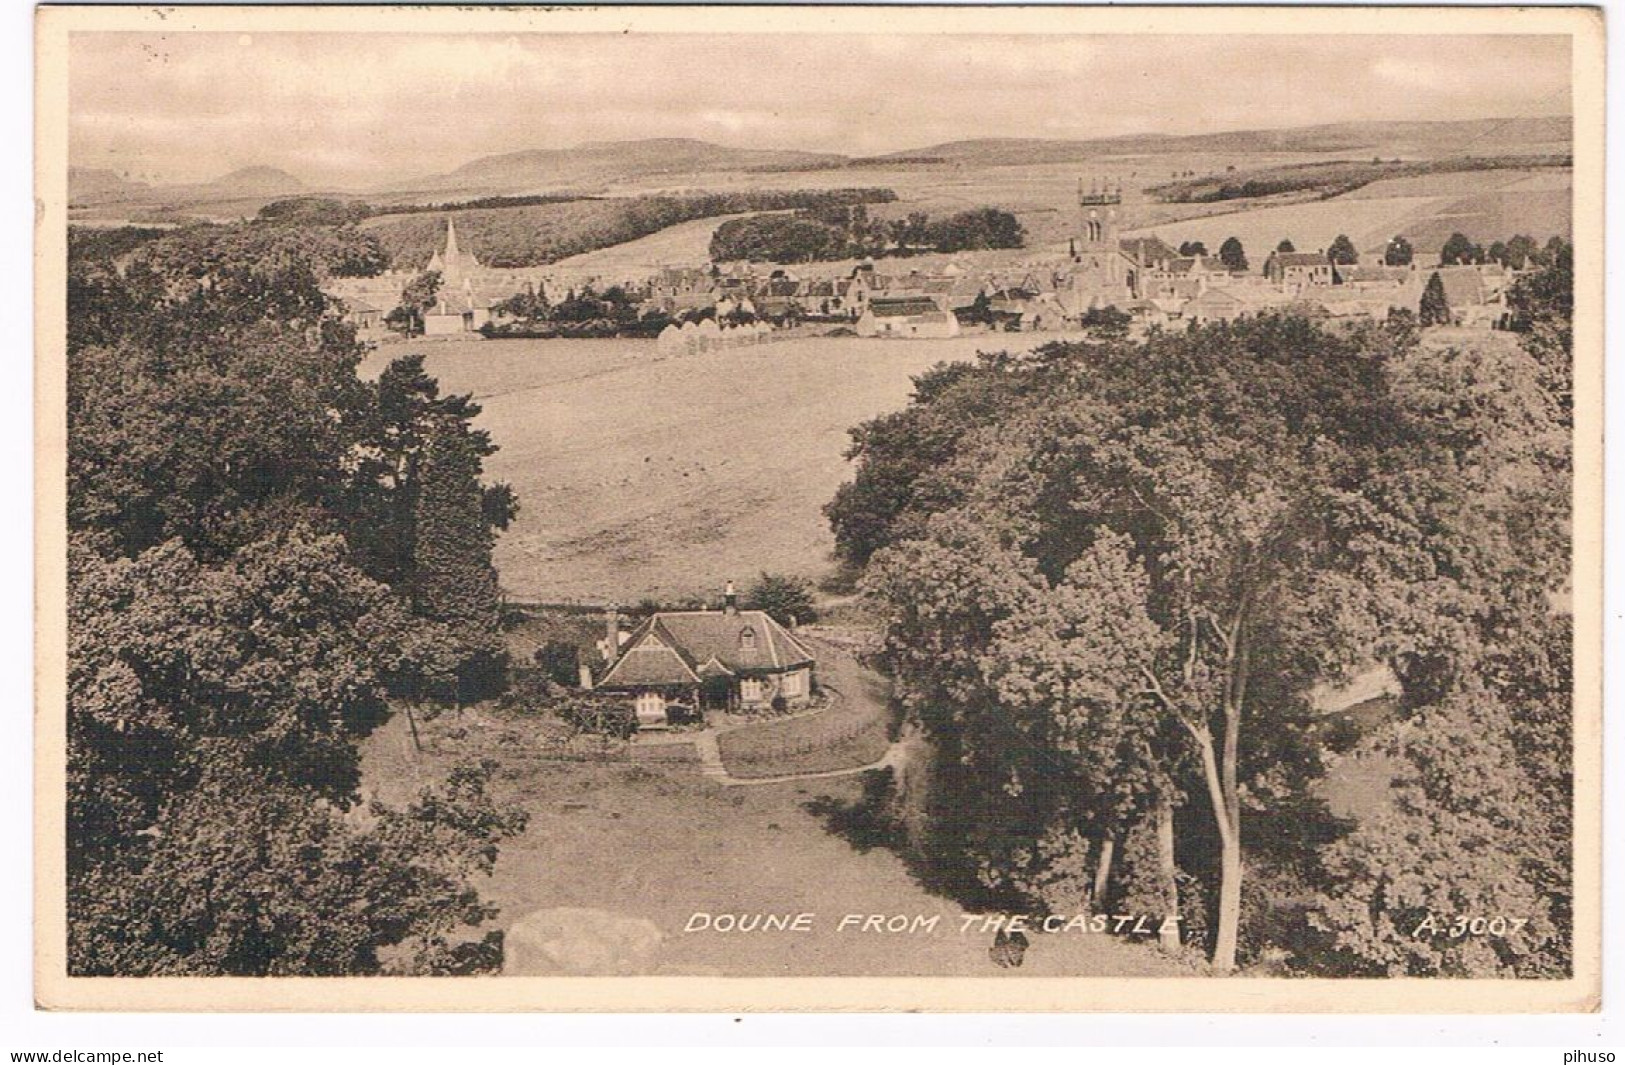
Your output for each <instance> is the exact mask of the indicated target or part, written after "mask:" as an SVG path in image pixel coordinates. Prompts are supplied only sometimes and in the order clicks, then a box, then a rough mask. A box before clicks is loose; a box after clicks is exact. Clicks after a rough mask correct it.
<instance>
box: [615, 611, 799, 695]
mask: <svg viewBox="0 0 1625 1065" xmlns="http://www.w3.org/2000/svg"><path fill="white" fill-rule="evenodd" d="M812 664H813V655H812V652H810V651H809V650H807V647H806V645H804V644H803V643H801V642H800V641H799V640H797V639H796V638H795V637H794V636H793V635H791V634H790V632H789V631H788V630H787V629H785V627H784V626H783V625H780V624H779V623H778V622H776V621H774V620H773V619H772V618H771V617H769V616H768V615H767V614H766V613H765V612H764V611H761V610H740V611H737V612H735V613H728V612H726V611H718V610H681V611H670V612H661V613H658V614H655V615H653V616H652V617H650V618H649V619H648V620H647V621H645V622H644V623H643V624H642V625H640V626H638V628H637V629H636V630H635V631H634V632H633V633H632V635H631V637H630V638H629V639H628V640H627V642H626V644H625V646H624V647H623V648H622V650H621V654H620V656H619V657H618V658H617V659H616V660H615V661H614V662H613V663H612V664H611V665H610V667H609V669H608V671H607V672H605V674H604V678H603V680H601V681H600V682H599V686H600V687H609V688H621V687H661V686H672V685H685V684H698V683H699V682H700V680H701V679H702V678H704V677H710V676H722V675H727V674H740V673H781V672H784V671H787V670H791V669H797V668H800V667H801V666H809V665H812Z"/></svg>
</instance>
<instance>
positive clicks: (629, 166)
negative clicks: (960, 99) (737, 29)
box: [415, 138, 845, 192]
mask: <svg viewBox="0 0 1625 1065" xmlns="http://www.w3.org/2000/svg"><path fill="white" fill-rule="evenodd" d="M843 162H845V157H843V156H839V155H830V154H827V153H819V152H796V151H777V150H760V151H756V150H748V149H741V148H728V147H724V146H723V145H720V144H711V143H709V142H707V141H700V140H688V139H683V138H664V139H659V140H639V141H605V142H595V143H590V144H582V145H579V146H577V147H574V148H536V149H532V150H529V151H522V152H510V153H508V154H506V155H488V156H484V157H482V158H479V159H475V160H474V161H473V162H470V163H465V164H464V165H462V166H460V167H458V168H457V169H456V170H453V171H452V172H451V173H449V174H446V175H443V176H442V177H440V178H435V179H431V180H430V181H429V182H427V183H426V182H421V181H420V182H416V183H415V184H417V185H419V186H423V185H425V184H428V185H430V186H432V187H447V188H458V189H470V190H472V189H478V190H482V191H491V192H518V191H537V190H542V189H566V188H583V187H592V186H597V185H601V184H603V183H605V182H609V181H618V180H625V179H627V178H639V177H649V176H654V175H661V174H703V173H709V172H714V171H718V170H752V169H760V168H774V169H785V170H793V169H797V168H799V167H807V168H809V169H815V168H820V167H828V166H829V165H831V164H837V165H838V164H840V163H843Z"/></svg>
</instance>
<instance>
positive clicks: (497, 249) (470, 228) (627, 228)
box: [366, 188, 897, 269]
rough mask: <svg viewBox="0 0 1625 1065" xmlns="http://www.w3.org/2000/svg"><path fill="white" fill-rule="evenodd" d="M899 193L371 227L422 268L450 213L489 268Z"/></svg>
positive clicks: (419, 219)
mask: <svg viewBox="0 0 1625 1065" xmlns="http://www.w3.org/2000/svg"><path fill="white" fill-rule="evenodd" d="M896 198H897V194H896V193H895V192H893V191H892V190H891V189H886V188H841V189H784V190H773V189H766V190H756V191H745V192H703V193H692V194H686V195H672V196H625V197H602V198H587V199H574V200H558V201H550V202H544V203H540V204H536V205H533V206H517V207H515V206H506V207H479V208H467V209H462V208H459V209H458V210H456V211H454V212H453V211H435V212H430V213H422V214H407V215H402V216H399V217H390V218H378V219H372V220H370V221H369V222H368V223H367V226H366V230H367V232H369V233H371V234H373V235H374V236H376V237H377V238H378V240H379V241H380V242H381V243H382V245H383V247H384V249H385V251H386V252H387V253H388V256H389V261H390V262H391V263H392V264H393V265H394V266H395V268H396V269H418V268H420V267H422V266H423V265H424V264H426V263H427V262H428V261H429V258H430V257H431V256H432V255H433V254H434V252H435V251H436V250H437V249H439V248H440V246H441V245H442V243H443V242H444V241H445V235H446V222H447V220H448V219H452V220H454V221H456V223H457V234H458V236H459V237H460V238H461V239H462V241H463V246H464V248H465V249H466V250H468V251H472V252H474V253H475V254H477V255H478V256H479V257H480V260H481V261H482V262H484V263H485V264H486V265H487V266H493V267H499V268H518V267H526V266H541V265H545V264H547V263H551V262H556V261H557V260H559V259H564V258H568V257H569V256H572V255H580V254H583V253H585V252H589V251H596V250H598V249H599V248H607V247H610V246H611V245H614V244H624V243H626V242H627V241H630V240H637V239H638V238H639V237H646V236H649V235H650V234H651V233H657V232H659V231H660V230H662V229H665V228H667V227H669V226H675V225H679V224H681V223H683V222H693V221H696V220H698V219H702V218H715V217H718V216H720V215H728V214H742V213H744V212H747V211H793V210H802V209H811V208H835V207H845V206H850V205H853V204H868V203H890V202H891V201H893V200H895V199H896Z"/></svg>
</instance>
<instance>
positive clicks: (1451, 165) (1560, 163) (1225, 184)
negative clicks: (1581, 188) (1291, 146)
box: [1147, 155, 1574, 250]
mask: <svg viewBox="0 0 1625 1065" xmlns="http://www.w3.org/2000/svg"><path fill="white" fill-rule="evenodd" d="M1573 163H1574V160H1573V158H1572V157H1571V156H1568V155H1505V156H1453V157H1450V158H1443V159H1418V160H1413V161H1410V162H1400V161H1399V160H1397V159H1396V160H1392V161H1389V162H1383V161H1381V160H1378V159H1372V160H1367V161H1355V160H1338V161H1333V162H1324V163H1288V164H1284V165H1281V166H1270V167H1263V168H1260V169H1258V170H1252V171H1247V172H1244V173H1229V172H1226V173H1224V174H1213V175H1204V176H1202V177H1196V178H1192V179H1191V180H1188V181H1174V182H1170V183H1169V184H1166V185H1159V186H1156V187H1154V188H1151V189H1148V190H1147V191H1148V192H1150V193H1151V194H1152V195H1154V196H1156V197H1157V198H1159V199H1161V200H1162V201H1163V202H1165V203H1222V202H1225V201H1228V200H1246V199H1257V198H1260V197H1264V196H1280V195H1286V194H1298V195H1300V196H1304V195H1312V196H1314V197H1315V198H1317V199H1322V200H1326V199H1331V198H1332V197H1334V196H1341V195H1343V194H1344V193H1348V192H1353V191H1354V190H1355V189H1358V188H1363V187H1365V186H1366V185H1369V184H1371V183H1372V182H1373V181H1380V180H1384V179H1388V178H1401V177H1419V176H1422V175H1424V174H1451V173H1467V172H1474V171H1483V170H1524V169H1527V168H1530V167H1557V168H1567V167H1570V166H1572V165H1573ZM1277 250H1279V249H1277Z"/></svg>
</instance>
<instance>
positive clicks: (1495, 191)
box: [1137, 170, 1572, 270]
mask: <svg viewBox="0 0 1625 1065" xmlns="http://www.w3.org/2000/svg"><path fill="white" fill-rule="evenodd" d="M1570 182H1571V177H1570V173H1569V172H1568V171H1566V170H1562V171H1552V170H1540V171H1517V170H1497V171H1487V172H1468V173H1460V174H1435V175H1428V176H1425V177H1413V178H1395V179H1391V180H1385V181H1378V182H1373V183H1372V184H1370V185H1367V186H1365V187H1364V188H1361V189H1356V190H1355V191H1353V192H1351V193H1346V194H1344V195H1342V196H1337V197H1334V198H1332V199H1329V200H1313V201H1309V202H1303V203H1293V204H1288V205H1284V206H1259V207H1253V208H1249V209H1247V210H1242V211H1236V212H1233V213H1227V214H1216V215H1210V216H1209V217H1206V218H1201V219H1187V220H1181V221H1178V222H1173V223H1167V224H1163V225H1157V226H1151V227H1147V228H1145V229H1142V230H1138V231H1137V232H1141V233H1154V234H1156V235H1157V236H1160V237H1162V238H1163V239H1164V240H1168V241H1171V242H1173V243H1175V244H1178V243H1180V242H1182V241H1187V240H1200V241H1202V242H1203V243H1205V244H1206V245H1207V247H1208V250H1209V251H1212V252H1217V251H1218V249H1219V245H1220V244H1222V243H1223V242H1224V240H1225V239H1226V238H1227V237H1232V236H1234V237H1236V238H1238V239H1239V240H1240V241H1241V243H1242V246H1243V247H1244V248H1246V249H1247V254H1248V257H1249V258H1250V259H1251V260H1252V266H1253V268H1254V269H1255V270H1257V269H1259V268H1261V267H1262V266H1263V262H1264V259H1265V258H1266V257H1267V256H1268V255H1269V253H1270V251H1272V250H1273V249H1274V248H1275V246H1276V245H1277V244H1278V243H1280V241H1281V240H1282V239H1288V240H1291V241H1292V243H1293V244H1294V245H1295V246H1296V247H1297V248H1298V250H1299V251H1310V250H1314V249H1317V248H1326V247H1329V246H1330V245H1331V243H1332V240H1333V239H1334V238H1336V237H1337V235H1338V234H1340V233H1343V234H1347V235H1348V237H1349V238H1350V239H1351V240H1353V241H1354V245H1355V247H1357V248H1359V249H1360V250H1361V251H1362V252H1375V251H1380V250H1381V249H1382V248H1383V247H1384V246H1385V245H1386V244H1387V243H1388V240H1389V239H1390V238H1391V237H1393V236H1394V235H1395V234H1401V235H1403V236H1404V237H1405V238H1406V239H1407V240H1409V241H1410V242H1411V244H1412V245H1413V246H1414V247H1415V248H1416V250H1417V251H1418V253H1422V254H1431V253H1435V252H1437V251H1438V249H1439V248H1440V247H1441V246H1442V245H1443V244H1444V242H1445V240H1446V239H1448V238H1449V236H1450V234H1451V233H1454V232H1457V231H1460V232H1463V233H1466V234H1467V235H1468V236H1469V237H1471V238H1472V239H1473V240H1474V241H1476V242H1478V243H1480V244H1485V245H1488V244H1489V243H1491V242H1492V241H1495V240H1504V239H1506V238H1508V237H1511V236H1513V235H1515V234H1518V233H1524V234H1527V235H1529V236H1532V237H1534V238H1535V239H1536V240H1538V241H1541V242H1543V243H1544V242H1545V240H1546V238H1548V237H1550V236H1553V235H1554V234H1556V235H1562V236H1565V237H1567V236H1568V235H1569V234H1570V231H1571V229H1572V220H1571V215H1570V200H1571V195H1572V193H1571V185H1570Z"/></svg>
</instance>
